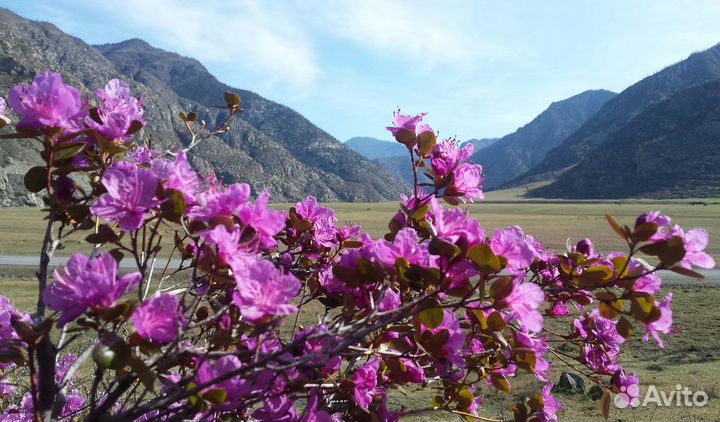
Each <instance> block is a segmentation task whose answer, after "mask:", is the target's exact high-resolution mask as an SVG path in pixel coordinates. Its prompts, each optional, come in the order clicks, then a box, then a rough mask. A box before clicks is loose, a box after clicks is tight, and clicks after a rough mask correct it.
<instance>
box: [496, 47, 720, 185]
mask: <svg viewBox="0 0 720 422" xmlns="http://www.w3.org/2000/svg"><path fill="white" fill-rule="evenodd" d="M718 78H720V44H718V45H715V46H714V47H712V48H710V49H708V50H705V51H702V52H698V53H693V54H691V55H690V56H689V57H688V58H687V59H685V60H683V61H681V62H678V63H676V64H673V65H671V66H668V67H666V68H665V69H663V70H661V71H660V72H657V73H655V74H654V75H651V76H648V77H647V78H645V79H643V80H641V81H639V82H637V83H635V84H634V85H632V86H630V87H629V88H627V89H625V90H624V91H623V92H621V93H620V94H618V95H617V96H616V97H615V98H613V99H612V100H610V101H608V102H607V103H606V104H605V105H604V106H603V107H602V108H601V109H600V110H599V111H598V112H597V113H595V115H594V116H592V117H591V118H590V119H588V121H587V122H585V123H584V124H583V125H582V126H581V127H580V128H579V129H578V130H577V131H575V132H574V133H572V134H571V135H570V136H568V137H567V139H565V140H564V141H563V142H562V143H561V144H560V145H558V146H557V147H556V148H554V149H552V150H551V151H550V152H548V154H547V155H546V157H545V159H544V160H543V161H542V162H541V163H539V164H538V165H536V166H535V167H534V168H532V169H530V171H528V172H527V173H525V174H524V175H521V176H520V177H518V178H517V179H515V180H514V181H512V182H511V183H509V185H519V184H524V183H528V182H531V181H538V180H543V179H547V178H549V177H548V176H550V175H553V174H557V173H558V172H561V171H562V170H563V169H566V168H568V167H570V166H572V165H575V164H577V163H578V162H580V161H581V160H582V159H583V158H585V157H587V156H589V155H590V154H591V153H592V152H593V151H594V150H595V149H596V148H597V147H598V146H600V145H602V144H603V143H605V142H606V141H607V140H608V139H609V138H611V137H612V134H613V133H614V132H615V131H617V130H618V129H620V128H621V127H623V126H624V125H625V124H626V123H628V122H629V121H630V120H632V119H633V118H634V117H635V116H637V115H638V114H640V113H641V112H642V111H643V110H644V109H646V108H647V107H648V106H650V105H652V104H655V103H657V102H659V101H662V100H664V99H666V98H668V97H669V96H671V95H673V94H675V93H677V92H680V91H682V90H684V89H687V88H690V87H693V86H696V85H700V84H703V83H706V82H710V81H713V80H715V79H718Z"/></svg>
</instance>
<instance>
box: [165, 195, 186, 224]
mask: <svg viewBox="0 0 720 422" xmlns="http://www.w3.org/2000/svg"><path fill="white" fill-rule="evenodd" d="M160 197H161V198H165V201H164V202H163V203H162V205H160V210H161V211H162V215H163V217H164V218H165V219H167V220H170V221H172V222H175V223H179V222H180V219H181V218H182V216H183V214H184V213H185V195H183V194H182V192H180V191H179V190H175V189H166V190H164V191H163V192H162V194H161V195H160Z"/></svg>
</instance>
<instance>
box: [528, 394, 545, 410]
mask: <svg viewBox="0 0 720 422" xmlns="http://www.w3.org/2000/svg"><path fill="white" fill-rule="evenodd" d="M528 406H530V410H532V411H533V412H542V411H543V409H544V408H545V400H544V399H543V398H542V396H541V395H540V394H535V395H534V396H532V397H531V398H530V400H528Z"/></svg>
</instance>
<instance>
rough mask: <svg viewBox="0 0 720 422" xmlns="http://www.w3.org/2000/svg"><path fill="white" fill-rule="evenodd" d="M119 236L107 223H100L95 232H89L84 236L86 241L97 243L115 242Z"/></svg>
mask: <svg viewBox="0 0 720 422" xmlns="http://www.w3.org/2000/svg"><path fill="white" fill-rule="evenodd" d="M118 239H119V237H118V236H117V234H115V232H114V231H113V229H111V228H110V226H108V225H107V224H102V225H100V226H99V227H98V231H97V233H93V234H89V235H87V237H85V241H86V242H88V243H93V244H99V243H115V242H117V241H118Z"/></svg>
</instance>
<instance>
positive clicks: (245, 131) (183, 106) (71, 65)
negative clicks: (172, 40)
mask: <svg viewBox="0 0 720 422" xmlns="http://www.w3.org/2000/svg"><path fill="white" fill-rule="evenodd" d="M46 69H50V70H53V71H56V72H60V73H62V74H63V77H64V78H65V80H66V81H67V82H69V83H72V84H75V85H76V86H78V87H79V88H80V89H81V90H82V91H84V92H85V93H86V94H91V93H92V92H93V91H94V89H96V88H98V87H100V86H102V84H103V83H104V82H106V81H107V80H109V79H111V78H114V77H121V78H123V79H125V80H127V81H128V82H129V83H131V85H132V87H133V90H134V91H135V92H136V93H137V94H138V95H141V96H142V97H143V98H144V100H143V101H144V106H145V109H146V114H145V116H146V118H147V120H148V126H147V128H146V129H145V130H144V133H143V134H142V137H143V138H144V139H148V138H152V140H153V143H154V145H156V146H159V147H162V148H178V147H180V146H181V145H183V144H187V142H188V136H187V134H186V133H185V132H184V130H183V129H182V127H181V126H180V124H179V120H178V118H177V115H178V113H179V112H180V111H195V112H197V113H198V114H199V115H200V117H201V118H202V119H205V120H206V121H207V122H208V124H209V125H210V126H212V125H213V123H217V122H219V121H220V120H221V119H222V118H223V112H222V111H220V110H218V109H214V108H213V106H214V105H216V104H218V103H222V95H223V92H224V91H226V90H232V91H235V92H238V93H239V94H240V96H241V97H242V98H243V107H244V108H245V109H246V112H245V113H243V114H242V115H240V118H239V119H235V120H234V121H233V123H232V125H231V131H230V132H229V133H227V134H225V135H223V136H221V137H220V138H217V139H212V140H210V141H208V142H205V143H204V144H201V145H200V146H198V148H197V149H196V150H194V151H195V153H194V155H193V157H192V163H193V165H194V166H195V167H196V168H197V169H198V170H200V171H201V172H206V171H209V170H211V169H212V170H214V171H215V172H216V173H217V174H218V176H220V177H221V178H223V179H224V180H225V181H226V182H228V183H232V182H236V181H243V182H248V183H250V184H251V185H252V186H253V190H254V193H257V192H258V191H259V190H261V189H263V188H265V187H267V188H268V189H269V190H270V193H271V195H272V199H273V200H275V201H290V200H297V199H300V198H302V197H304V196H305V195H308V194H312V195H315V196H317V197H318V198H319V199H320V200H322V201H379V200H386V199H395V198H396V197H397V195H398V194H399V193H400V192H402V191H403V190H404V189H405V187H404V185H403V184H402V183H401V182H400V181H399V180H397V179H396V178H395V177H393V176H392V175H391V174H390V173H388V172H386V171H384V170H382V169H380V168H378V167H377V166H375V165H374V164H373V163H372V162H370V161H369V160H366V159H364V158H363V157H361V156H359V155H358V154H356V153H354V152H353V151H351V150H349V149H348V148H347V147H345V146H344V145H343V144H342V143H341V142H339V141H337V140H336V139H334V138H333V137H332V136H330V135H329V134H327V133H325V132H324V131H322V130H321V129H319V128H317V127H316V126H314V125H313V124H312V123H311V122H309V121H308V120H307V119H305V118H304V117H302V116H301V115H300V114H298V113H297V112H295V111H293V110H291V109H289V108H288V107H285V106H283V105H281V104H277V103H274V102H272V101H269V100H267V99H265V98H263V97H261V96H259V95H257V94H255V93H253V92H251V91H246V90H239V89H234V88H232V87H229V86H227V85H224V84H222V83H220V82H219V81H217V79H215V78H214V77H213V76H212V75H211V74H210V73H208V72H207V70H206V69H205V68H204V67H203V66H202V65H201V64H200V63H199V62H197V61H196V60H194V59H190V58H185V57H181V56H179V55H177V54H174V53H169V52H166V51H163V50H159V49H156V48H153V47H151V46H150V45H148V44H147V43H145V42H143V41H140V40H129V41H126V42H122V43H119V44H114V45H105V46H98V47H97V48H95V47H92V46H90V45H88V44H86V43H84V42H83V41H82V40H80V39H78V38H74V37H71V36H69V35H67V34H65V33H63V32H62V31H61V30H59V29H58V28H57V27H55V26H54V25H52V24H48V23H42V22H33V21H29V20H26V19H23V18H21V17H19V16H17V15H15V14H13V13H11V12H9V11H7V10H4V9H0V92H7V90H8V89H9V88H11V87H12V86H15V85H17V84H21V83H22V84H26V83H28V82H29V81H31V80H32V78H33V77H34V76H35V75H36V74H37V73H39V72H41V71H44V70H46ZM5 130H7V129H5ZM29 148H32V146H31V145H30V144H29V143H27V142H21V143H19V142H16V141H12V142H2V143H0V205H3V206H11V205H35V204H37V203H38V200H37V198H35V197H33V196H29V195H27V194H25V193H24V189H23V185H22V176H23V174H24V172H25V170H27V168H29V167H30V166H31V165H32V163H33V162H34V160H35V153H34V152H33V151H31V150H30V149H29Z"/></svg>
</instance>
